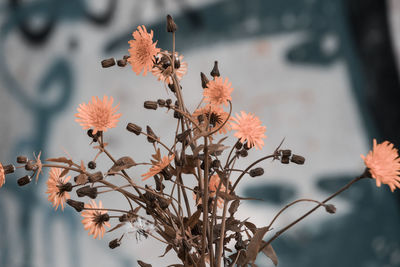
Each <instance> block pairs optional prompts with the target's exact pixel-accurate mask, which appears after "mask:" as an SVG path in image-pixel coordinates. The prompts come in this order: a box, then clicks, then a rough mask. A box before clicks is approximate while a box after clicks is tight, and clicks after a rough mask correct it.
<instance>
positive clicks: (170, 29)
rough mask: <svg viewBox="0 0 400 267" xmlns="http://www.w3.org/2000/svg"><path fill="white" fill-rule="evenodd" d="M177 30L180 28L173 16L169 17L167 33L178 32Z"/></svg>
mask: <svg viewBox="0 0 400 267" xmlns="http://www.w3.org/2000/svg"><path fill="white" fill-rule="evenodd" d="M177 29H178V27H177V26H176V24H175V21H174V20H173V18H172V17H171V15H167V32H176V30H177Z"/></svg>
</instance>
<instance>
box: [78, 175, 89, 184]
mask: <svg viewBox="0 0 400 267" xmlns="http://www.w3.org/2000/svg"><path fill="white" fill-rule="evenodd" d="M87 181H88V176H87V175H86V174H84V173H81V174H79V175H78V176H77V178H76V184H79V185H81V184H86V183H87Z"/></svg>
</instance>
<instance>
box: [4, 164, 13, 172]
mask: <svg viewBox="0 0 400 267" xmlns="http://www.w3.org/2000/svg"><path fill="white" fill-rule="evenodd" d="M3 169H4V174H10V173H14V172H15V166H14V165H12V164H9V165H5V166H3Z"/></svg>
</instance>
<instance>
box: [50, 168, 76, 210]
mask: <svg viewBox="0 0 400 267" xmlns="http://www.w3.org/2000/svg"><path fill="white" fill-rule="evenodd" d="M61 170H62V169H60V168H51V169H50V176H49V179H48V180H47V182H46V184H47V191H46V194H49V196H48V197H47V200H48V201H50V202H51V203H53V207H55V209H56V210H57V209H58V206H60V205H61V210H64V203H65V201H66V200H67V199H69V198H70V196H69V193H68V192H67V190H69V191H70V186H68V185H67V184H69V183H68V181H69V179H71V176H68V177H65V176H62V177H60V175H61ZM69 185H70V184H69Z"/></svg>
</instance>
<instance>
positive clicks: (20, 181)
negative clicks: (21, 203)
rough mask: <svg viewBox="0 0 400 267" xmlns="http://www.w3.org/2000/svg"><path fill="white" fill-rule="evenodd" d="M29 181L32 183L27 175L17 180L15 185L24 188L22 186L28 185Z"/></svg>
mask: <svg viewBox="0 0 400 267" xmlns="http://www.w3.org/2000/svg"><path fill="white" fill-rule="evenodd" d="M31 181H32V178H31V177H30V176H29V175H25V176H24V177H22V178H19V179H18V180H17V183H18V185H19V186H24V185H27V184H29V183H30V182H31Z"/></svg>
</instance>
